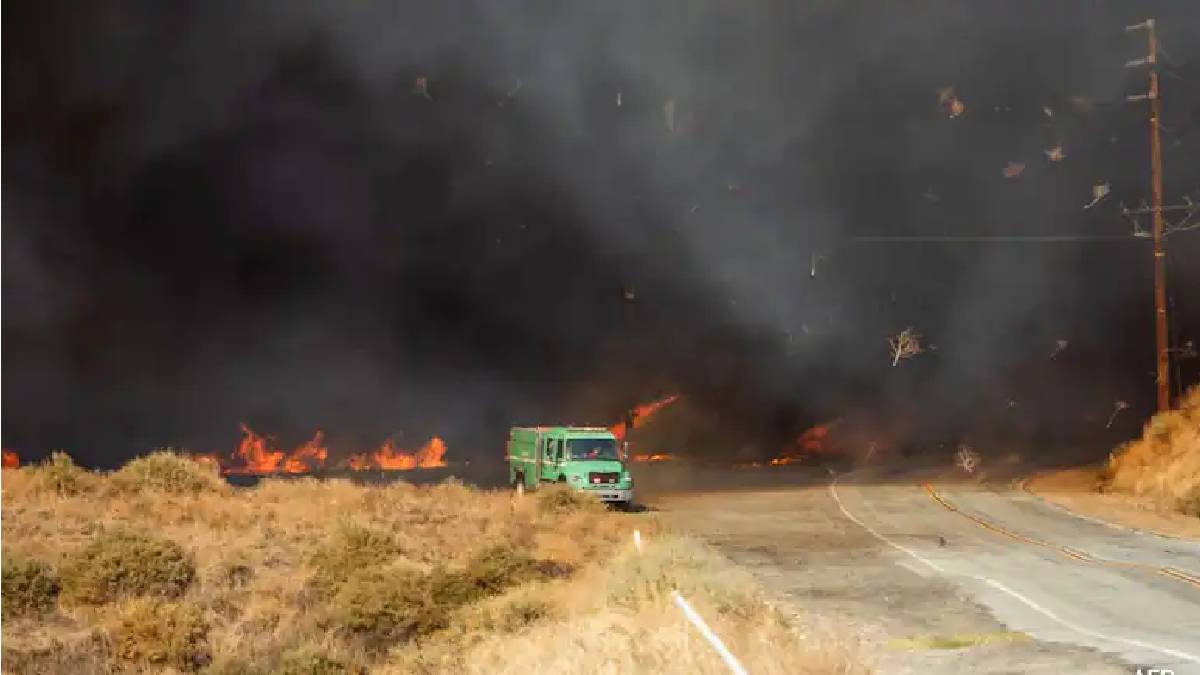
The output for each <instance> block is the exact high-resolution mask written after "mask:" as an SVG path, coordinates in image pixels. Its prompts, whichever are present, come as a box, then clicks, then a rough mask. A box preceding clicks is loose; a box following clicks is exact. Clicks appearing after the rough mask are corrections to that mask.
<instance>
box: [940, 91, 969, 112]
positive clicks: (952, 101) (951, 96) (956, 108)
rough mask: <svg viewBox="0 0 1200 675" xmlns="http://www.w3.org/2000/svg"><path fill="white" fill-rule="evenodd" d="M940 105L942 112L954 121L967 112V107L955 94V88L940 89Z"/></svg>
mask: <svg viewBox="0 0 1200 675" xmlns="http://www.w3.org/2000/svg"><path fill="white" fill-rule="evenodd" d="M938 105H940V106H942V110H944V111H945V112H946V114H947V115H948V116H949V117H950V119H954V118H955V117H958V116H959V115H961V114H963V113H964V112H966V110H967V106H966V105H965V104H964V103H963V102H962V99H960V98H959V97H958V96H957V95H956V94H955V93H954V87H942V88H941V89H938Z"/></svg>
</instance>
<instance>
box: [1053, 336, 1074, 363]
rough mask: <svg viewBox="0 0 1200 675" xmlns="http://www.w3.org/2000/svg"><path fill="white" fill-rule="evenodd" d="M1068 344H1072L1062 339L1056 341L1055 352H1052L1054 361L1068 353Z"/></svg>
mask: <svg viewBox="0 0 1200 675" xmlns="http://www.w3.org/2000/svg"><path fill="white" fill-rule="evenodd" d="M1068 344H1070V343H1068V342H1067V341H1066V340H1063V339H1061V338H1060V339H1058V340H1055V341H1054V351H1052V352H1050V359H1051V360H1053V359H1054V357H1056V356H1058V355H1059V354H1061V353H1063V352H1064V351H1066V349H1067V345H1068Z"/></svg>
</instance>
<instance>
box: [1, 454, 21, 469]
mask: <svg viewBox="0 0 1200 675" xmlns="http://www.w3.org/2000/svg"><path fill="white" fill-rule="evenodd" d="M20 466H21V458H20V457H18V456H17V453H15V452H13V451H12V450H5V451H4V468H5V469H16V468H18V467H20Z"/></svg>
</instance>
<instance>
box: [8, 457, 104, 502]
mask: <svg viewBox="0 0 1200 675" xmlns="http://www.w3.org/2000/svg"><path fill="white" fill-rule="evenodd" d="M19 471H21V472H22V473H23V474H26V475H27V476H29V477H30V479H31V480H30V483H31V487H32V488H33V489H34V490H35V491H39V492H54V493H57V494H60V495H63V496H71V495H78V494H84V493H87V492H91V491H93V490H95V489H96V488H97V487H98V486H99V485H100V476H98V475H96V474H94V473H92V472H91V471H88V470H87V469H83V468H80V467H79V466H77V465H76V464H75V462H74V461H73V460H72V459H71V456H70V455H68V454H67V453H65V452H54V453H51V454H50V456H49V457H48V458H46V459H44V460H42V462H41V463H40V464H35V465H31V466H23V467H21V468H20V469H19Z"/></svg>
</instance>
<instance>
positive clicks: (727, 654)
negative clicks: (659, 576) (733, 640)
mask: <svg viewBox="0 0 1200 675" xmlns="http://www.w3.org/2000/svg"><path fill="white" fill-rule="evenodd" d="M671 599H672V600H674V601H675V604H676V605H678V606H679V609H680V610H682V611H683V615H684V616H686V617H687V620H688V621H691V622H692V625H693V626H695V627H696V630H698V631H700V634H701V635H703V636H704V639H705V640H708V643H709V644H710V645H712V648H713V649H715V650H717V654H719V655H720V656H721V660H722V661H724V662H725V665H726V666H728V667H729V672H731V673H733V674H734V675H746V669H745V668H743V667H742V664H741V663H739V662H738V660H737V657H736V656H734V655H733V652H731V651H729V650H728V649H727V648H726V647H725V644H724V643H723V642H721V638H719V637H717V634H716V633H714V632H712V629H711V628H709V627H708V624H706V623H704V619H702V618H700V615H699V614H697V613H696V610H694V609H692V606H691V605H689V604H688V601H687V600H684V599H683V596H682V595H680V594H679V591H671Z"/></svg>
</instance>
